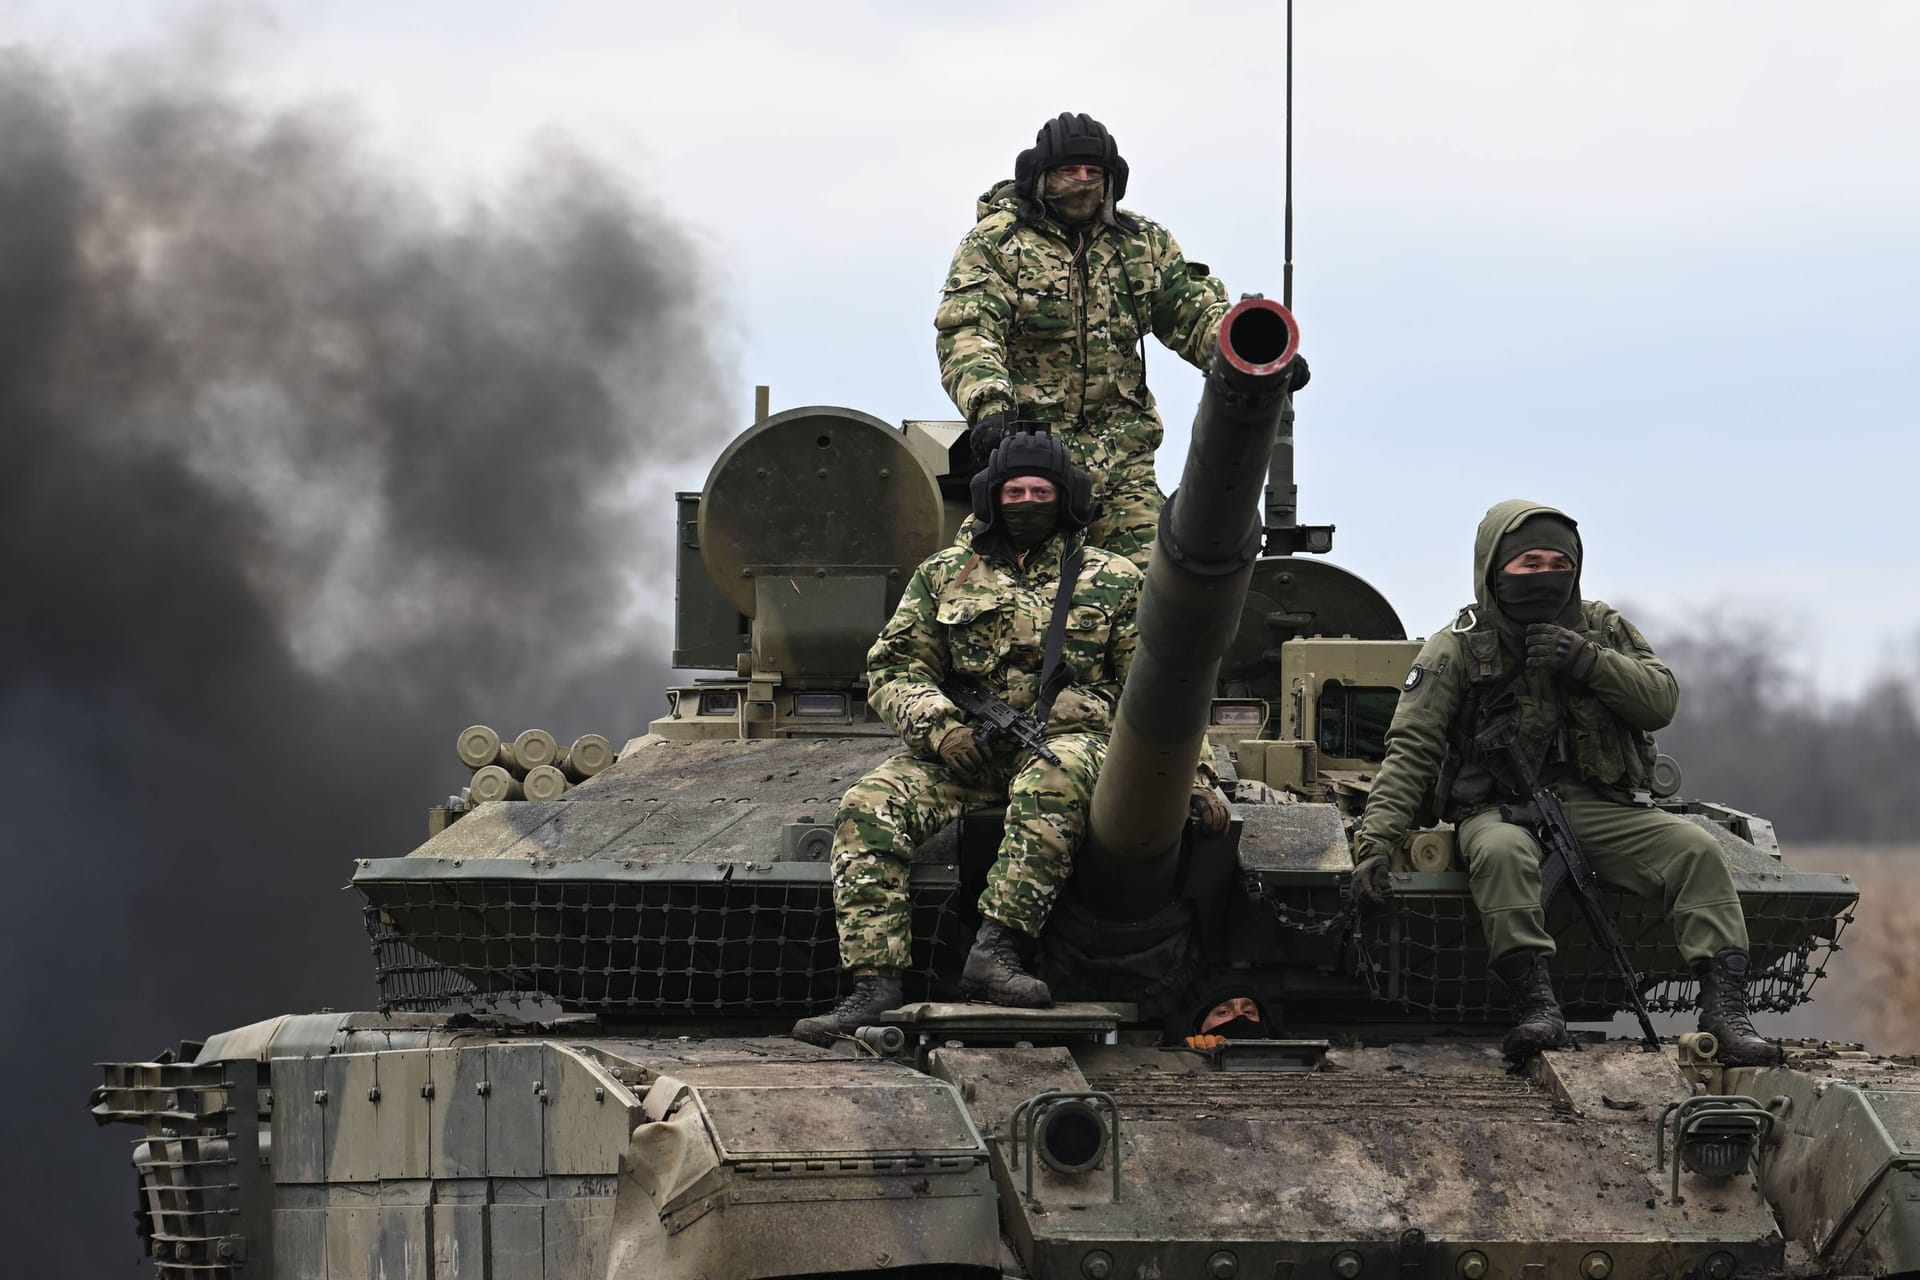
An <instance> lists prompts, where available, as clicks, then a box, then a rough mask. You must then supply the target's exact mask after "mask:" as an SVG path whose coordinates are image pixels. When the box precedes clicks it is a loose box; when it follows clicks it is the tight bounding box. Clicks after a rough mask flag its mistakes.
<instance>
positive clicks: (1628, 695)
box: [1353, 499, 1680, 862]
mask: <svg viewBox="0 0 1920 1280" xmlns="http://www.w3.org/2000/svg"><path fill="white" fill-rule="evenodd" d="M1541 514H1550V515H1557V516H1559V517H1560V518H1561V519H1563V520H1567V523H1568V524H1572V523H1573V521H1572V520H1571V519H1568V517H1567V516H1566V515H1565V514H1564V513H1562V512H1558V511H1555V510H1554V509H1553V508H1552V507H1546V506H1541V505H1540V504H1538V503H1533V502H1526V501H1523V500H1520V499H1513V500H1510V501H1507V502H1502V503H1499V504H1497V505H1496V506H1495V507H1494V508H1493V509H1492V510H1490V511H1488V512H1487V514H1486V518H1485V519H1483V520H1482V521H1481V522H1480V530H1479V533H1478V535H1477V536H1476V537H1475V539H1474V554H1473V586H1474V599H1475V603H1474V604H1473V605H1472V607H1470V608H1466V609H1462V610H1461V611H1460V613H1459V614H1458V615H1457V616H1456V617H1455V619H1454V621H1453V624H1452V625H1451V626H1449V627H1448V628H1447V629H1446V630H1444V631H1442V632H1440V633H1439V634H1438V635H1435V636H1434V637H1433V638H1432V639H1430V640H1428V641H1427V643H1426V646H1425V647H1424V648H1422V649H1421V650H1420V656H1419V658H1418V659H1417V660H1415V662H1414V664H1413V667H1412V668H1411V669H1410V670H1409V671H1408V672H1407V678H1406V682H1405V683H1404V684H1403V685H1402V686H1401V691H1400V701H1399V705H1398V706H1397V707H1396V708H1395V710H1394V713H1393V723H1392V725H1390V726H1389V727H1388V729H1387V754H1386V759H1385V760H1384V761H1383V762H1382V763H1381V765H1380V769H1379V771H1378V772H1377V773H1376V774H1375V775H1374V782H1373V791H1372V793H1371V794H1370V795H1369V796H1368V798H1367V809H1366V813H1365V814H1364V815H1363V816H1362V818H1361V820H1360V825H1359V827H1358V828H1357V829H1356V830H1355V832H1354V839H1353V856H1354V860H1355V861H1356V862H1357V861H1359V860H1360V859H1362V858H1365V857H1367V856H1368V855H1370V854H1375V853H1391V852H1392V851H1393V850H1394V848H1395V847H1396V846H1398V845H1399V843H1400V841H1401V840H1402V839H1403V838H1404V837H1405V836H1406V833H1407V830H1408V829H1409V828H1410V827H1412V826H1413V825H1415V823H1416V820H1417V819H1418V818H1420V817H1422V816H1428V815H1431V816H1438V817H1442V818H1446V819H1448V820H1449V821H1457V820H1459V819H1460V818H1463V817H1466V816H1468V815H1469V814H1472V813H1474V812H1477V811H1478V810H1481V809H1485V808H1487V807H1489V806H1491V805H1495V804H1499V803H1501V802H1502V801H1504V800H1508V799H1512V798H1514V797H1511V796H1509V795H1507V794H1505V793H1504V790H1503V788H1502V787H1501V786H1500V784H1499V783H1498V782H1497V781H1496V780H1495V779H1494V777H1493V775H1492V774H1490V773H1488V772H1487V770H1486V769H1485V768H1484V767H1483V766H1481V765H1480V764H1478V763H1477V762H1475V761H1473V760H1471V759H1463V760H1456V761H1454V762H1452V766H1451V767H1453V768H1457V770H1458V772H1457V773H1456V774H1455V776H1454V779H1453V785H1452V787H1451V789H1450V794H1449V795H1446V796H1436V795H1434V794H1433V792H1434V788H1435V786H1436V784H1437V783H1438V782H1439V780H1440V779H1441V776H1442V774H1443V771H1445V770H1447V769H1448V768H1449V760H1448V757H1449V752H1450V751H1451V750H1452V746H1451V741H1452V738H1453V736H1454V735H1453V729H1454V726H1455V721H1456V720H1457V719H1459V718H1460V717H1461V716H1462V715H1464V714H1466V705H1465V704H1466V703H1467V702H1468V690H1469V688H1470V686H1471V685H1472V684H1473V683H1476V682H1497V681H1499V680H1500V679H1501V677H1503V676H1505V675H1507V674H1508V673H1509V672H1511V671H1512V670H1513V668H1514V666H1515V665H1516V664H1520V663H1523V662H1524V661H1525V654H1524V642H1525V635H1526V627H1525V625H1524V624H1520V623H1516V622H1513V621H1512V620H1510V619H1507V618H1504V617H1503V616H1502V615H1501V612H1500V608H1499V606H1498V604H1497V603H1496V602H1495V600H1494V591H1493V575H1494V574H1496V573H1497V572H1499V570H1500V568H1501V566H1499V565H1497V564H1494V563H1493V558H1494V553H1495V549H1496V548H1497V547H1498V546H1499V545H1500V539H1501V538H1503V537H1505V536H1506V534H1507V533H1508V532H1509V531H1511V530H1512V529H1513V528H1514V527H1515V526H1516V525H1518V524H1519V523H1520V522H1521V521H1523V520H1525V519H1526V518H1527V517H1529V516H1533V515H1541ZM1575 536H1576V538H1577V537H1578V534H1577V533H1576V535H1575ZM1581 558H1582V560H1584V554H1583V555H1582V557H1581ZM1576 573H1577V571H1576ZM1558 621H1559V623H1560V625H1561V626H1564V627H1571V628H1573V629H1574V630H1576V631H1579V632H1580V633H1581V634H1582V635H1584V636H1585V637H1586V638H1587V640H1588V642H1589V643H1591V644H1592V645H1593V646H1594V648H1595V650H1596V654H1595V660H1594V667H1593V670H1592V671H1591V672H1590V673H1589V674H1588V676H1587V679H1586V682H1585V684H1584V685H1582V684H1580V683H1578V682H1575V681H1574V680H1572V679H1571V678H1569V677H1566V676H1560V675H1542V674H1535V673H1531V672H1528V673H1523V674H1522V675H1521V676H1520V677H1519V678H1518V679H1516V680H1515V681H1514V682H1513V691H1514V695H1515V702H1516V708H1515V715H1516V718H1517V721H1518V728H1519V733H1520V742H1521V745H1522V746H1523V747H1524V748H1525V750H1526V752H1527V756H1528V759H1529V760H1530V761H1531V762H1532V764H1533V766H1534V769H1535V771H1536V773H1539V772H1542V771H1544V770H1545V768H1546V761H1547V759H1548V755H1549V752H1550V751H1551V749H1552V747H1553V743H1554V740H1555V738H1556V736H1557V735H1558V733H1559V732H1560V729H1561V726H1562V725H1563V724H1564V725H1565V727H1566V731H1567V738H1568V745H1569V746H1570V748H1571V754H1572V772H1573V773H1575V774H1576V775H1577V776H1579V777H1580V778H1581V779H1582V780H1584V781H1586V782H1588V783H1590V784H1592V785H1594V786H1596V787H1598V788H1600V789H1601V790H1602V791H1603V792H1605V793H1611V794H1618V795H1619V796H1620V797H1621V798H1622V799H1624V798H1626V793H1627V792H1629V791H1632V790H1635V789H1640V788H1644V787H1645V786H1646V785H1647V782H1648V778H1649V775H1650V773H1651V770H1652V768H1653V759H1654V750H1653V737H1652V733H1653V731H1654V730H1655V729H1661V728H1665V727H1666V726H1667V725H1668V724H1669V723H1671V722H1672V720H1673V714H1674V710H1675V708H1676V707H1677V706H1678V705H1679V699H1680V690H1679V685H1678V683H1677V682H1676V681H1675V680H1674V678H1673V673H1672V672H1671V671H1669V670H1668V669H1667V667H1666V664H1664V663H1662V662H1661V661H1660V659H1659V658H1657V657H1655V656H1654V653H1653V648H1652V646H1651V645H1649V644H1648V643H1647V640H1646V637H1645V636H1643V635H1641V634H1640V631H1639V629H1638V628H1637V627H1635V626H1634V625H1633V624H1632V623H1631V622H1628V621H1627V620H1626V618H1624V617H1622V616H1621V614H1620V611H1619V610H1617V609H1615V608H1613V607H1612V606H1611V605H1609V604H1607V603H1605V602H1604V601H1600V600H1582V599H1581V598H1580V580H1579V578H1578V577H1577V576H1576V577H1575V579H1574V590H1573V600H1572V602H1571V603H1569V604H1568V606H1567V608H1566V610H1565V612H1563V613H1562V614H1561V616H1560V618H1559V619H1558Z"/></svg>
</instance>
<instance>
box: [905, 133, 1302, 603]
mask: <svg viewBox="0 0 1920 1280" xmlns="http://www.w3.org/2000/svg"><path fill="white" fill-rule="evenodd" d="M1127 173H1128V169H1127V162H1126V161H1125V160H1123V159H1121V157H1120V149H1119V147H1118V146H1116V145H1115V143H1114V140H1113V137H1112V135H1111V134H1109V133H1108V132H1107V130H1106V128H1105V127H1104V126H1102V125H1101V124H1100V123H1099V122H1098V121H1097V120H1093V119H1090V118H1089V117H1087V116H1086V115H1084V114H1082V115H1071V114H1062V115H1061V116H1060V117H1059V118H1058V119H1056V120H1049V121H1048V122H1047V123H1046V124H1045V125H1043V126H1042V127H1041V129H1040V133H1039V136H1038V137H1037V138H1036V139H1035V140H1034V145H1033V146H1032V147H1031V148H1029V149H1028V150H1026V151H1023V152H1021V153H1020V156H1019V158H1018V159H1017V160H1016V161H1015V162H1014V168H1013V181H1011V182H1002V183H1000V184H999V185H997V186H995V187H994V188H993V189H992V190H990V191H988V192H987V193H986V194H985V195H983V196H982V197H981V198H980V204H979V222H978V225H976V226H975V227H974V229H973V230H972V231H970V232H968V233H967V235H966V238H965V239H963V240H962V241H961V242H960V248H959V249H958V250H957V251H956V252H955V253H954V256H953V265H952V266H951V267H949V268H948V270H947V281H946V287H945V289H944V290H943V291H942V293H941V298H940V307H939V310H938V311H936V312H935V313H934V318H933V324H934V328H935V330H937V333H938V336H937V339H936V349H937V351H938V353H939V356H940V379H941V381H942V382H943V383H944V384H945V385H946V388H947V393H948V394H949V395H951V396H952V397H953V403H954V404H955V406H956V407H958V408H959V410H960V412H961V414H962V415H964V416H965V417H966V419H967V421H968V423H969V424H971V427H972V431H971V436H972V440H973V447H974V453H975V457H976V459H984V458H985V457H986V455H987V453H988V452H989V451H990V450H991V449H992V448H993V446H994V445H995V444H996V443H997V442H998V441H999V439H1000V437H1001V436H1003V435H1005V434H1006V433H1007V432H1008V431H1010V430H1013V429H1014V424H1015V423H1016V422H1017V423H1021V424H1033V423H1042V422H1044V423H1047V424H1049V427H1050V429H1051V430H1052V431H1053V432H1054V434H1056V435H1058V436H1060V437H1061V438H1062V439H1063V440H1065V441H1066V442H1067V447H1068V449H1069V450H1070V451H1071V452H1072V455H1073V460H1074V462H1075V463H1077V464H1078V465H1080V466H1082V467H1084V468H1086V469H1087V470H1088V471H1089V472H1090V473H1091V474H1092V476H1093V484H1094V495H1095V497H1096V498H1098V499H1099V501H1100V504H1101V511H1100V514H1099V515H1098V517H1097V518H1096V519H1095V520H1094V523H1093V525H1092V526H1091V527H1090V528H1089V529H1088V530H1087V542H1088V544H1089V545H1091V546H1096V547H1104V548H1105V549H1107V550H1108V551H1112V552H1114V553H1115V554H1117V555H1122V556H1126V557H1127V558H1128V559H1130V560H1132V561H1133V562H1134V563H1135V564H1136V565H1138V566H1140V567H1141V568H1142V569H1144V568H1146V563H1147V557H1148V554H1149V552H1150V551H1151V550H1152V547H1153V534H1154V527H1155V524H1156V522H1157V521H1158V520H1159V517H1160V508H1161V506H1162V504H1163V503H1164V502H1165V501H1166V499H1165V497H1164V495H1162V494H1161V492H1160V488H1159V485H1158V484H1157V483H1155V480H1154V471H1153V455H1154V450H1155V449H1157V448H1159V446H1160V440H1161V437H1162V436H1163V435H1164V434H1165V432H1164V430H1163V428H1162V427H1161V425H1160V415H1159V414H1158V413H1156V412H1155V410H1154V404H1153V393H1152V392H1151V391H1149V390H1148V389H1147V365H1146V338H1147V335H1149V334H1151V335H1153V336H1154V337H1156V338H1158V339H1159V340H1160V341H1161V342H1163V343H1165V344H1166V346H1167V347H1168V348H1169V349H1170V350H1172V351H1173V352H1174V353H1175V354H1177V355H1179V356H1180V357H1181V358H1183V359H1185V360H1186V361H1187V362H1188V363H1190V364H1193V365H1195V366H1197V367H1199V368H1201V369H1204V368H1206V366H1207V362H1208V361H1209V360H1211V359H1212V357H1213V351H1214V347H1215V346H1216V345H1217V344H1218V341H1219V332H1220V318H1221V317H1222V316H1224V315H1225V314H1226V312H1227V307H1228V300H1227V290H1226V286H1225V285H1223V284H1221V283H1220V281H1219V280H1218V279H1216V278H1215V277H1214V276H1212V275H1211V274H1209V273H1208V271H1207V268H1206V267H1205V266H1202V265H1201V264H1199V263H1197V262H1188V261H1187V260H1186V258H1185V256H1184V255H1182V254H1181V252H1180V246H1179V245H1178V244H1175V243H1174V239H1173V237H1172V236H1171V235H1169V234H1168V233H1167V230H1166V228H1164V227H1162V226H1160V225H1159V224H1158V223H1155V222H1153V221H1150V220H1149V219H1147V218H1143V217H1141V216H1140V215H1139V214H1136V213H1131V212H1128V211H1126V210H1123V209H1121V208H1119V202H1120V199H1121V197H1122V196H1124V195H1125V194H1126V190H1127ZM1293 368H1294V375H1293V376H1294V382H1293V386H1294V389H1295V390H1298V389H1299V388H1300V387H1303V386H1305V385H1306V382H1307V376H1308V375H1307V366H1306V362H1305V361H1304V360H1301V359H1299V358H1298V357H1296V358H1295V359H1294V362H1293ZM965 532H966V531H963V536H962V542H963V543H964V541H965Z"/></svg>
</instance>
